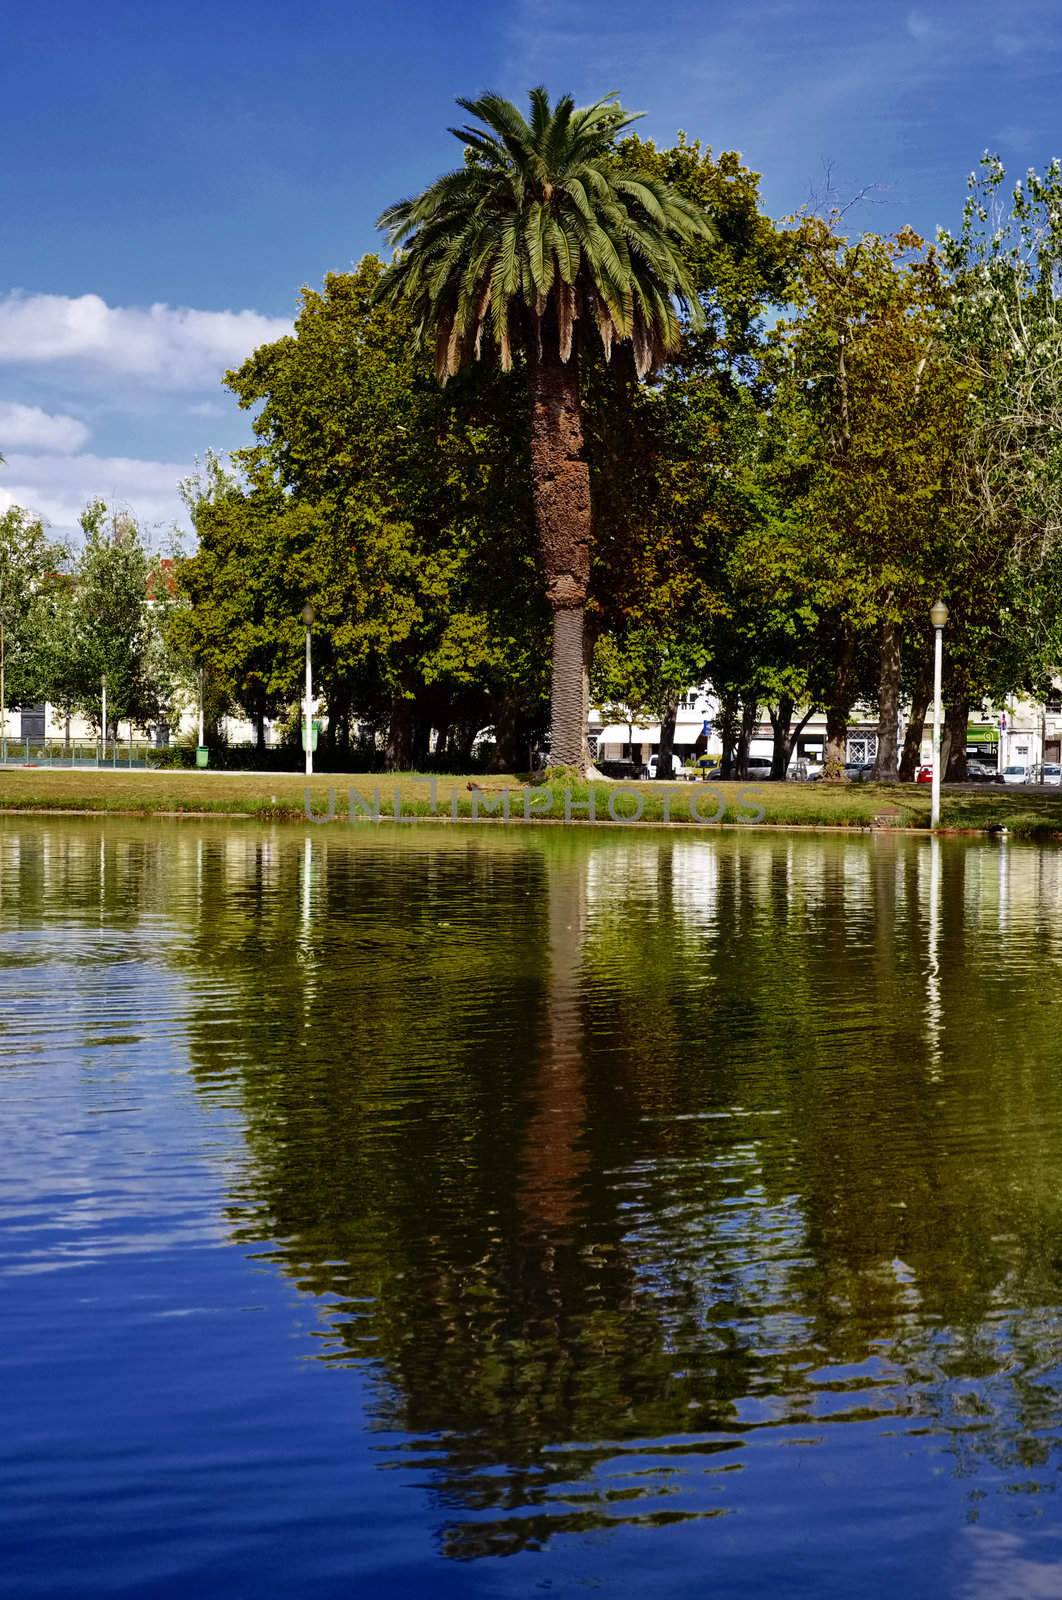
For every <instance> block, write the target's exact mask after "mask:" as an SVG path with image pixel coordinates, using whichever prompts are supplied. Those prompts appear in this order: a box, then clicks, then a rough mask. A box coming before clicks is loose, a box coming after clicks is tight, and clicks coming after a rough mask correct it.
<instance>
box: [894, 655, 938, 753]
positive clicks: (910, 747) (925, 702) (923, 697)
mask: <svg viewBox="0 0 1062 1600" xmlns="http://www.w3.org/2000/svg"><path fill="white" fill-rule="evenodd" d="M932 698H933V662H932V660H931V658H930V656H929V654H928V652H924V653H923V658H922V661H921V664H920V665H919V668H918V676H917V678H916V679H915V684H914V688H913V690H912V691H911V716H910V720H909V721H908V724H907V731H906V733H905V734H904V739H903V755H902V756H901V757H900V782H901V783H912V782H913V781H914V779H915V777H916V775H917V773H918V767H919V764H920V762H921V759H922V736H923V734H924V733H925V727H926V713H927V711H928V710H929V702H930V700H931V699H932Z"/></svg>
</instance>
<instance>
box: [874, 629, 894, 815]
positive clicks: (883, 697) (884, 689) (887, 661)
mask: <svg viewBox="0 0 1062 1600" xmlns="http://www.w3.org/2000/svg"><path fill="white" fill-rule="evenodd" d="M899 718H900V625H899V623H897V622H886V623H883V624H882V629H881V664H880V667H879V671H878V753H877V757H876V758H875V761H874V779H875V782H877V783H896V782H897V781H898V780H899V769H898V766H897V761H896V755H897V742H898V741H897V724H898V722H899Z"/></svg>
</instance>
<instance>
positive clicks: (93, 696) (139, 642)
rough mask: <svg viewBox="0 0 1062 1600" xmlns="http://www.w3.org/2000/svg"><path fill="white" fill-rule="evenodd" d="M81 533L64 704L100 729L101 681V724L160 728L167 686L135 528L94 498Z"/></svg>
mask: <svg viewBox="0 0 1062 1600" xmlns="http://www.w3.org/2000/svg"><path fill="white" fill-rule="evenodd" d="M81 527H82V531H83V533H84V535H85V543H84V546H83V548H82V550H81V553H80V555H79V557H78V560H77V563H76V565H75V568H74V574H73V578H74V598H73V615H72V619H71V620H72V628H71V635H72V636H71V647H72V655H71V660H70V670H69V679H70V693H71V699H72V701H73V702H74V703H75V704H76V705H77V706H78V707H79V709H81V710H83V711H84V712H85V713H86V714H87V715H88V716H89V717H90V718H91V719H92V720H93V721H94V722H95V723H96V725H97V726H98V727H99V726H101V725H102V714H103V713H102V699H103V683H104V681H106V685H107V720H108V723H109V724H111V725H112V726H113V725H114V724H116V723H117V722H118V721H119V720H121V719H123V718H127V719H128V720H129V722H130V723H132V724H133V725H134V726H136V727H140V728H146V727H150V726H151V725H153V724H157V723H160V722H165V721H167V720H168V716H169V705H168V701H169V694H170V684H169V682H168V681H167V680H166V679H165V678H164V677H160V676H158V675H157V666H158V659H159V658H158V652H157V649H156V639H155V627H154V623H153V620H152V617H151V611H150V606H149V596H150V589H151V571H152V567H151V561H150V559H149V556H148V553H147V551H146V550H145V548H144V545H143V542H142V540H141V537H140V533H139V530H138V528H137V526H136V524H135V522H134V521H133V520H132V518H131V517H128V516H125V515H123V514H120V513H118V514H109V513H108V510H107V506H106V505H105V503H104V502H103V501H102V500H97V501H94V502H93V503H92V504H91V505H89V506H88V507H87V508H86V509H85V511H84V512H83V514H82V517H81ZM103 731H104V733H105V734H106V731H107V730H106V729H104V730H103Z"/></svg>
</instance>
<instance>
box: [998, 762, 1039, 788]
mask: <svg viewBox="0 0 1062 1600" xmlns="http://www.w3.org/2000/svg"><path fill="white" fill-rule="evenodd" d="M1034 772H1035V769H1034V767H1033V766H1032V764H1031V762H1028V761H1015V762H1014V763H1013V764H1012V765H1011V766H1009V767H1004V768H1003V782H1004V783H1035V781H1036V779H1035V776H1034Z"/></svg>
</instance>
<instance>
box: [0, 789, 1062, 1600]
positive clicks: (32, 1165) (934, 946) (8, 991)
mask: <svg viewBox="0 0 1062 1600" xmlns="http://www.w3.org/2000/svg"><path fill="white" fill-rule="evenodd" d="M1060 977H1062V853H1060V852H1058V851H1056V850H1053V849H1050V848H1047V849H1039V848H1034V847H1031V846H1023V845H1019V844H1016V843H1013V842H1011V843H1007V842H1003V843H993V842H985V843H982V842H976V843H948V842H945V843H939V842H934V841H930V840H928V839H918V838H902V839H897V838H889V837H887V836H881V835H876V836H861V837H855V838H851V839H844V838H839V837H836V836H814V835H789V836H783V835H778V836H771V835H769V834H764V833H741V832H740V831H737V830H735V831H734V832H729V833H724V834H710V833H707V832H701V833H698V834H696V835H694V834H693V833H689V834H682V835H680V834H665V833H660V832H650V831H638V830H636V829H627V830H622V829H615V830H613V831H612V832H608V831H606V830H600V831H599V832H596V833H594V832H590V831H589V830H574V831H569V832H565V831H562V830H560V829H554V828H546V827H542V828H537V829H535V828H532V829H522V830H521V829H511V830H510V829H505V828H502V827H500V826H492V825H488V826H486V827H480V828H476V829H473V828H470V827H467V828H466V827H460V828H453V829H450V830H448V829H446V828H443V827H431V826H425V825H420V824H414V825H411V826H408V827H407V828H405V829H402V828H396V827H394V826H390V827H388V826H385V827H381V828H372V827H365V828H363V829H362V830H361V831H359V830H357V829H355V828H350V827H345V826H338V825H337V826H334V827H332V828H312V829H311V828H309V827H307V828H305V829H298V828H287V829H276V830H273V831H269V830H266V829H258V828H256V827H254V826H253V825H251V824H247V823H244V824H239V823H227V824H223V823H218V824H211V823H202V824H200V823H196V822H189V823H185V824H181V825H178V824H172V825H167V824H164V823H157V824H148V823H144V824H140V823H133V822H128V823H127V822H119V821H112V822H102V821H99V822H98V821H95V820H93V821H74V820H62V819H40V820H32V819H25V818H8V819H7V820H5V821H3V822H0V1317H2V1325H0V1592H2V1593H3V1595H4V1596H8V1595H10V1596H17V1597H19V1600H30V1597H37V1596H48V1597H61V1600H80V1597H87V1596H108V1597H111V1596H130V1597H133V1596H135V1597H137V1600H144V1597H149V1600H154V1597H162V1596H165V1597H169V1596H174V1597H176V1596H180V1597H182V1600H185V1597H187V1596H190V1595H191V1596H202V1597H212V1596H214V1595H219V1596H226V1597H237V1596H239V1597H243V1596H246V1597H253V1600H267V1597H274V1596H276V1597H280V1596H284V1597H286V1600H287V1597H291V1596H303V1595H313V1596H314V1597H315V1600H332V1597H339V1596H343V1597H354V1596H361V1595H365V1596H370V1595H371V1596H374V1597H385V1600H390V1597H392V1596H395V1597H397V1596H403V1597H406V1596H412V1597H421V1596H426V1597H435V1596H454V1597H456V1596H460V1597H462V1600H464V1597H478V1596H524V1595H527V1596H536V1595H539V1594H541V1593H548V1594H550V1595H563V1596H582V1595H586V1594H590V1593H593V1594H602V1595H608V1596H628V1595H630V1596H638V1597H640V1600H641V1597H645V1596H650V1595H651V1596H657V1595H663V1596H676V1597H686V1596H691V1597H692V1596H697V1597H698V1600H703V1597H707V1596H711V1597H715V1600H718V1597H729V1596H741V1597H758V1596H771V1597H772V1600H773V1597H777V1596H808V1597H815V1600H822V1597H842V1596H843V1597H846V1600H847V1597H850V1596H853V1595H857V1594H870V1595H874V1596H876V1597H880V1596H886V1597H888V1596H903V1597H904V1600H911V1597H916V1596H926V1597H929V1596H933V1597H938V1596H953V1595H954V1596H971V1597H974V1596H985V1597H986V1600H987V1597H989V1596H991V1597H992V1600H1007V1597H1010V1596H1013V1597H1016V1600H1017V1597H1021V1600H1026V1597H1029V1596H1036V1597H1040V1600H1042V1597H1047V1596H1062V1515H1060V1511H1062V1501H1060V1497H1059V1493H1058V1489H1059V1484H1060V1476H1059V1474H1060V1468H1062V1449H1060V1437H1062V1435H1060V1426H1062V1323H1060V1320H1059V1308H1060V1304H1062V1033H1060V1027H1059V1003H1058V995H1059V987H1060Z"/></svg>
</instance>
